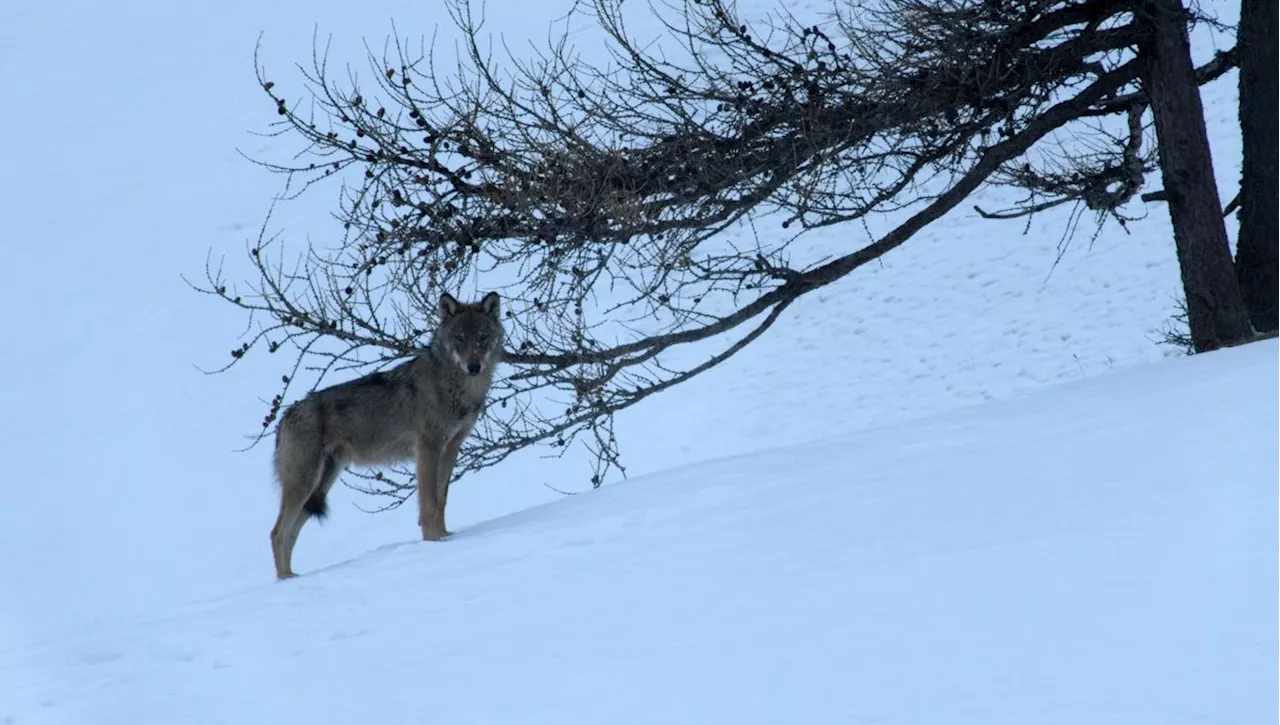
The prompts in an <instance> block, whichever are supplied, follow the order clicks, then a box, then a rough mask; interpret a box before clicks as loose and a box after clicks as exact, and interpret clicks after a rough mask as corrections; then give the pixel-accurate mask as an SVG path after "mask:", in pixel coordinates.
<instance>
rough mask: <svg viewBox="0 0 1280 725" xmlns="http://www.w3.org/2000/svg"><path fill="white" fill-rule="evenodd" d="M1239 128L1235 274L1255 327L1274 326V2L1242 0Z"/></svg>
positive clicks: (1277, 190)
mask: <svg viewBox="0 0 1280 725" xmlns="http://www.w3.org/2000/svg"><path fill="white" fill-rule="evenodd" d="M1237 46H1238V47H1239V49H1240V51H1239V52H1240V131H1241V134H1240V135H1241V141H1242V142H1243V144H1242V145H1243V147H1244V159H1243V163H1242V171H1241V174H1240V196H1239V199H1240V212H1239V220H1240V238H1239V240H1238V242H1237V246H1236V275H1237V278H1238V279H1239V281H1240V292H1241V294H1242V295H1243V297H1244V303H1245V306H1246V307H1248V309H1249V318H1250V320H1251V321H1252V322H1253V326H1254V328H1255V329H1257V330H1258V331H1259V332H1275V331H1276V326H1277V322H1276V297H1277V294H1278V293H1277V285H1276V269H1277V266H1278V262H1277V255H1276V245H1277V243H1280V242H1278V240H1280V221H1278V220H1280V208H1278V206H1277V204H1278V202H1277V197H1280V185H1278V182H1277V169H1276V156H1277V148H1278V147H1280V146H1278V144H1277V138H1276V133H1277V131H1276V127H1277V125H1280V117H1278V116H1277V111H1276V103H1277V99H1276V78H1277V71H1276V67H1277V65H1278V64H1280V59H1278V58H1277V50H1276V48H1277V38H1276V2H1275V0H1241V3H1240V30H1239V40H1238V42H1237Z"/></svg>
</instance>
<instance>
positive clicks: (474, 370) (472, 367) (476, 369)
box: [467, 362, 480, 375]
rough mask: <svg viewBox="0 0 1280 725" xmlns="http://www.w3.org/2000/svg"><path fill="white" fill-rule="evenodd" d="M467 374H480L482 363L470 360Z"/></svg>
mask: <svg viewBox="0 0 1280 725" xmlns="http://www.w3.org/2000/svg"><path fill="white" fill-rule="evenodd" d="M467 374H468V375H479V374H480V363H478V362H469V363H467Z"/></svg>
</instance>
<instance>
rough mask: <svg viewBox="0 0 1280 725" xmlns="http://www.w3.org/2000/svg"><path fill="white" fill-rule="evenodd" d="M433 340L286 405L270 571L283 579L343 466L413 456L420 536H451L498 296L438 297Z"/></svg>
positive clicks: (488, 368) (497, 343) (496, 351)
mask: <svg viewBox="0 0 1280 725" xmlns="http://www.w3.org/2000/svg"><path fill="white" fill-rule="evenodd" d="M439 313H440V322H439V326H438V327H437V328H436V331H435V334H434V336H433V337H432V339H431V344H430V345H429V346H428V347H427V348H425V349H424V350H422V351H420V352H419V353H418V354H417V355H415V356H414V357H413V359H411V360H408V361H406V362H404V363H401V364H400V365H398V366H396V367H394V368H391V369H390V370H387V371H384V372H375V373H371V374H369V375H365V376H364V377H361V378H357V379H355V380H351V381H348V382H345V383H340V384H338V385H334V386H332V387H328V388H324V389H321V390H317V391H314V392H312V393H311V394H309V395H307V396H306V397H305V398H303V399H301V400H299V401H297V402H295V403H294V404H292V405H290V406H289V407H288V408H287V409H286V410H285V411H284V414H283V415H282V416H281V418H280V424H279V426H278V427H277V428H276V447H275V473H276V478H277V480H278V481H279V484H280V515H279V516H278V517H277V518H276V524H275V526H274V527H273V528H272V529H271V552H272V554H273V556H274V557H275V566H276V577H277V578H278V579H289V578H291V577H293V576H295V574H294V573H293V569H292V561H293V546H294V544H295V543H297V541H298V533H299V532H300V531H301V530H302V526H303V524H305V523H306V522H307V520H308V519H309V518H311V517H315V518H317V519H318V518H323V517H324V515H325V514H326V513H327V507H326V504H325V497H326V496H327V495H328V494H329V489H330V488H331V487H332V486H333V483H334V481H336V480H337V478H338V474H339V473H341V472H342V470H343V469H344V468H346V467H347V465H349V464H352V463H355V464H364V465H382V464H388V463H393V462H397V461H406V460H410V459H416V461H417V481H418V524H419V526H421V528H422V538H423V539H424V540H426V541H439V540H440V539H443V538H445V537H446V536H449V534H450V532H449V531H448V530H447V529H446V528H445V524H444V509H445V504H446V503H447V502H448V499H449V479H450V478H451V477H452V476H453V466H454V463H456V461H457V458H458V448H459V447H460V446H461V445H462V442H463V440H465V439H466V437H467V435H469V434H470V433H471V428H472V426H474V425H475V422H476V418H478V417H479V415H480V413H481V411H482V409H483V408H484V404H485V398H486V396H487V395H488V392H489V387H490V385H491V384H492V382H493V373H494V368H495V367H496V366H497V365H498V363H499V361H500V358H501V356H502V342H503V330H502V323H501V320H500V319H499V299H498V294H497V293H496V292H490V293H489V294H487V295H485V296H484V298H483V299H481V300H480V301H479V302H475V303H469V304H467V303H462V302H459V301H458V300H457V299H455V298H454V297H453V296H452V295H450V294H448V293H445V294H443V295H441V296H440V302H439Z"/></svg>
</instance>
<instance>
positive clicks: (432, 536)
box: [422, 529, 453, 541]
mask: <svg viewBox="0 0 1280 725" xmlns="http://www.w3.org/2000/svg"><path fill="white" fill-rule="evenodd" d="M452 535H453V532H452V531H445V530H444V529H440V530H433V531H423V532H422V540H423V541H444V540H445V539H446V538H448V537H450V536H452Z"/></svg>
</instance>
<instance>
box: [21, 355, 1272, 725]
mask: <svg viewBox="0 0 1280 725" xmlns="http://www.w3.org/2000/svg"><path fill="white" fill-rule="evenodd" d="M1276 363H1277V344H1276V342H1275V341H1270V342H1266V343H1259V344H1255V345H1252V346H1249V347H1246V348H1240V349H1233V350H1226V351H1221V352H1216V353H1212V354H1208V355H1203V356H1199V357H1196V358H1188V359H1183V360H1178V361H1173V362H1169V363H1166V364H1163V365H1158V366H1150V367H1146V368H1143V369H1141V370H1133V371H1127V372H1121V373H1117V374H1113V375H1109V376H1105V377H1103V378H1100V379H1098V380H1090V381H1085V382H1080V383H1074V384H1068V385H1063V386H1059V387H1055V388H1054V389H1052V390H1049V391H1045V392H1042V393H1037V394H1033V395H1028V396H1026V397H1024V398H1022V399H1020V400H1017V401H1012V402H1005V403H993V404H989V405H982V406H976V407H970V408H967V409H964V410H960V411H956V412H953V413H949V414H945V415H941V416H936V417H931V418H928V419H924V420H920V421H916V422H912V423H908V424H903V425H898V426H893V427H887V428H881V429H877V430H874V431H868V432H864V433H860V434H855V435H851V436H847V437H841V438H836V439H830V440H827V441H824V442H821V443H815V444H811V445H805V446H799V447H788V448H780V449H775V450H769V451H762V452H759V453H755V454H751V455H747V456H740V457H736V458H730V459H725V460H718V461H709V462H705V463H702V464H697V465H692V466H686V467H683V468H681V469H678V470H675V471H670V472H666V473H663V474H659V475H654V476H649V477H644V478H640V479H636V480H633V481H630V482H628V483H623V484H618V485H615V486H610V487H606V488H605V489H603V490H601V491H599V492H596V493H593V494H591V495H588V496H580V497H573V498H569V499H565V500H561V501H559V502H557V503H554V504H550V505H546V506H542V507H538V508H534V509H531V510H528V511H525V512H522V513H519V514H515V515H512V516H508V517H505V518H500V519H497V520H494V521H490V522H487V523H483V524H479V525H475V526H471V527H468V528H466V529H464V530H462V531H460V532H459V534H458V535H457V537H456V538H455V539H453V540H450V541H448V542H445V543H442V544H424V543H421V542H417V541H413V540H412V537H411V536H410V534H411V533H412V531H411V530H410V529H408V528H405V529H403V530H401V531H400V532H398V533H399V534H400V536H401V538H400V540H398V541H397V542H396V543H393V544H389V545H387V546H384V547H381V548H379V549H377V550H374V551H371V552H369V553H367V554H364V555H362V556H360V557H357V558H356V559H354V560H352V561H347V562H342V563H339V564H336V565H333V566H329V567H326V568H324V569H321V570H318V571H309V572H305V573H304V574H303V576H302V578H300V579H297V580H293V581H289V582H284V583H280V584H276V583H267V584H262V585H259V586H255V587H252V588H250V589H247V590H244V591H240V592H237V593H233V594H228V595H226V596H222V597H219V598H214V599H210V600H208V601H204V602H200V603H196V604H192V605H189V606H186V607H183V608H181V609H180V610H178V611H176V612H174V613H172V614H170V615H168V616H164V617H157V618H138V619H133V620H119V621H108V622H103V623H101V624H100V625H99V626H97V627H95V628H93V629H92V630H90V631H85V632H82V633H80V634H78V635H75V636H65V637H61V638H55V639H52V640H49V641H46V642H43V643H41V644H39V645H37V646H32V647H22V648H12V649H7V650H4V651H0V693H4V695H3V697H0V722H4V723H21V724H22V725H28V724H36V723H50V724H52V723H77V724H79V723H104V724H105V723H119V724H121V725H123V724H125V723H128V724H129V725H148V724H150V723H157V724H158V723H175V722H182V723H233V722H234V723H287V722H299V723H301V722H306V723H351V722H377V723H424V722H429V723H489V722H501V723H599V722H608V723H654V722H690V723H695V722H696V723H707V722H734V723H783V722H786V723H835V722H839V723H861V722H866V723H871V722H875V723H983V724H984V725H991V724H994V723H1010V724H1011V725H1012V724H1014V723H1017V724H1023V723H1038V724H1047V723H1062V724H1064V725H1067V724H1071V725H1076V724H1078V723H1112V722H1114V723H1126V724H1127V725H1140V724H1142V723H1151V724H1153V725H1154V724H1157V723H1158V724H1159V725H1170V724H1175V723H1204V722H1214V723H1223V724H1230V723H1260V722H1272V721H1274V720H1275V718H1276V714H1277V713H1276V701H1277V690H1276V682H1277V675H1278V673H1277V628H1276V611H1277V601H1276V592H1277V565H1278V564H1277V549H1276V541H1277V530H1276V514H1275V512H1276V510H1277V503H1278V499H1277V481H1276V461H1277V436H1278V434H1280V431H1277V417H1276V400H1277V395H1278V392H1277V375H1276V373H1277V365H1276ZM1206 437H1207V440H1208V443H1207V444H1206V443H1205V442H1202V439H1204V438H1206Z"/></svg>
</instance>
